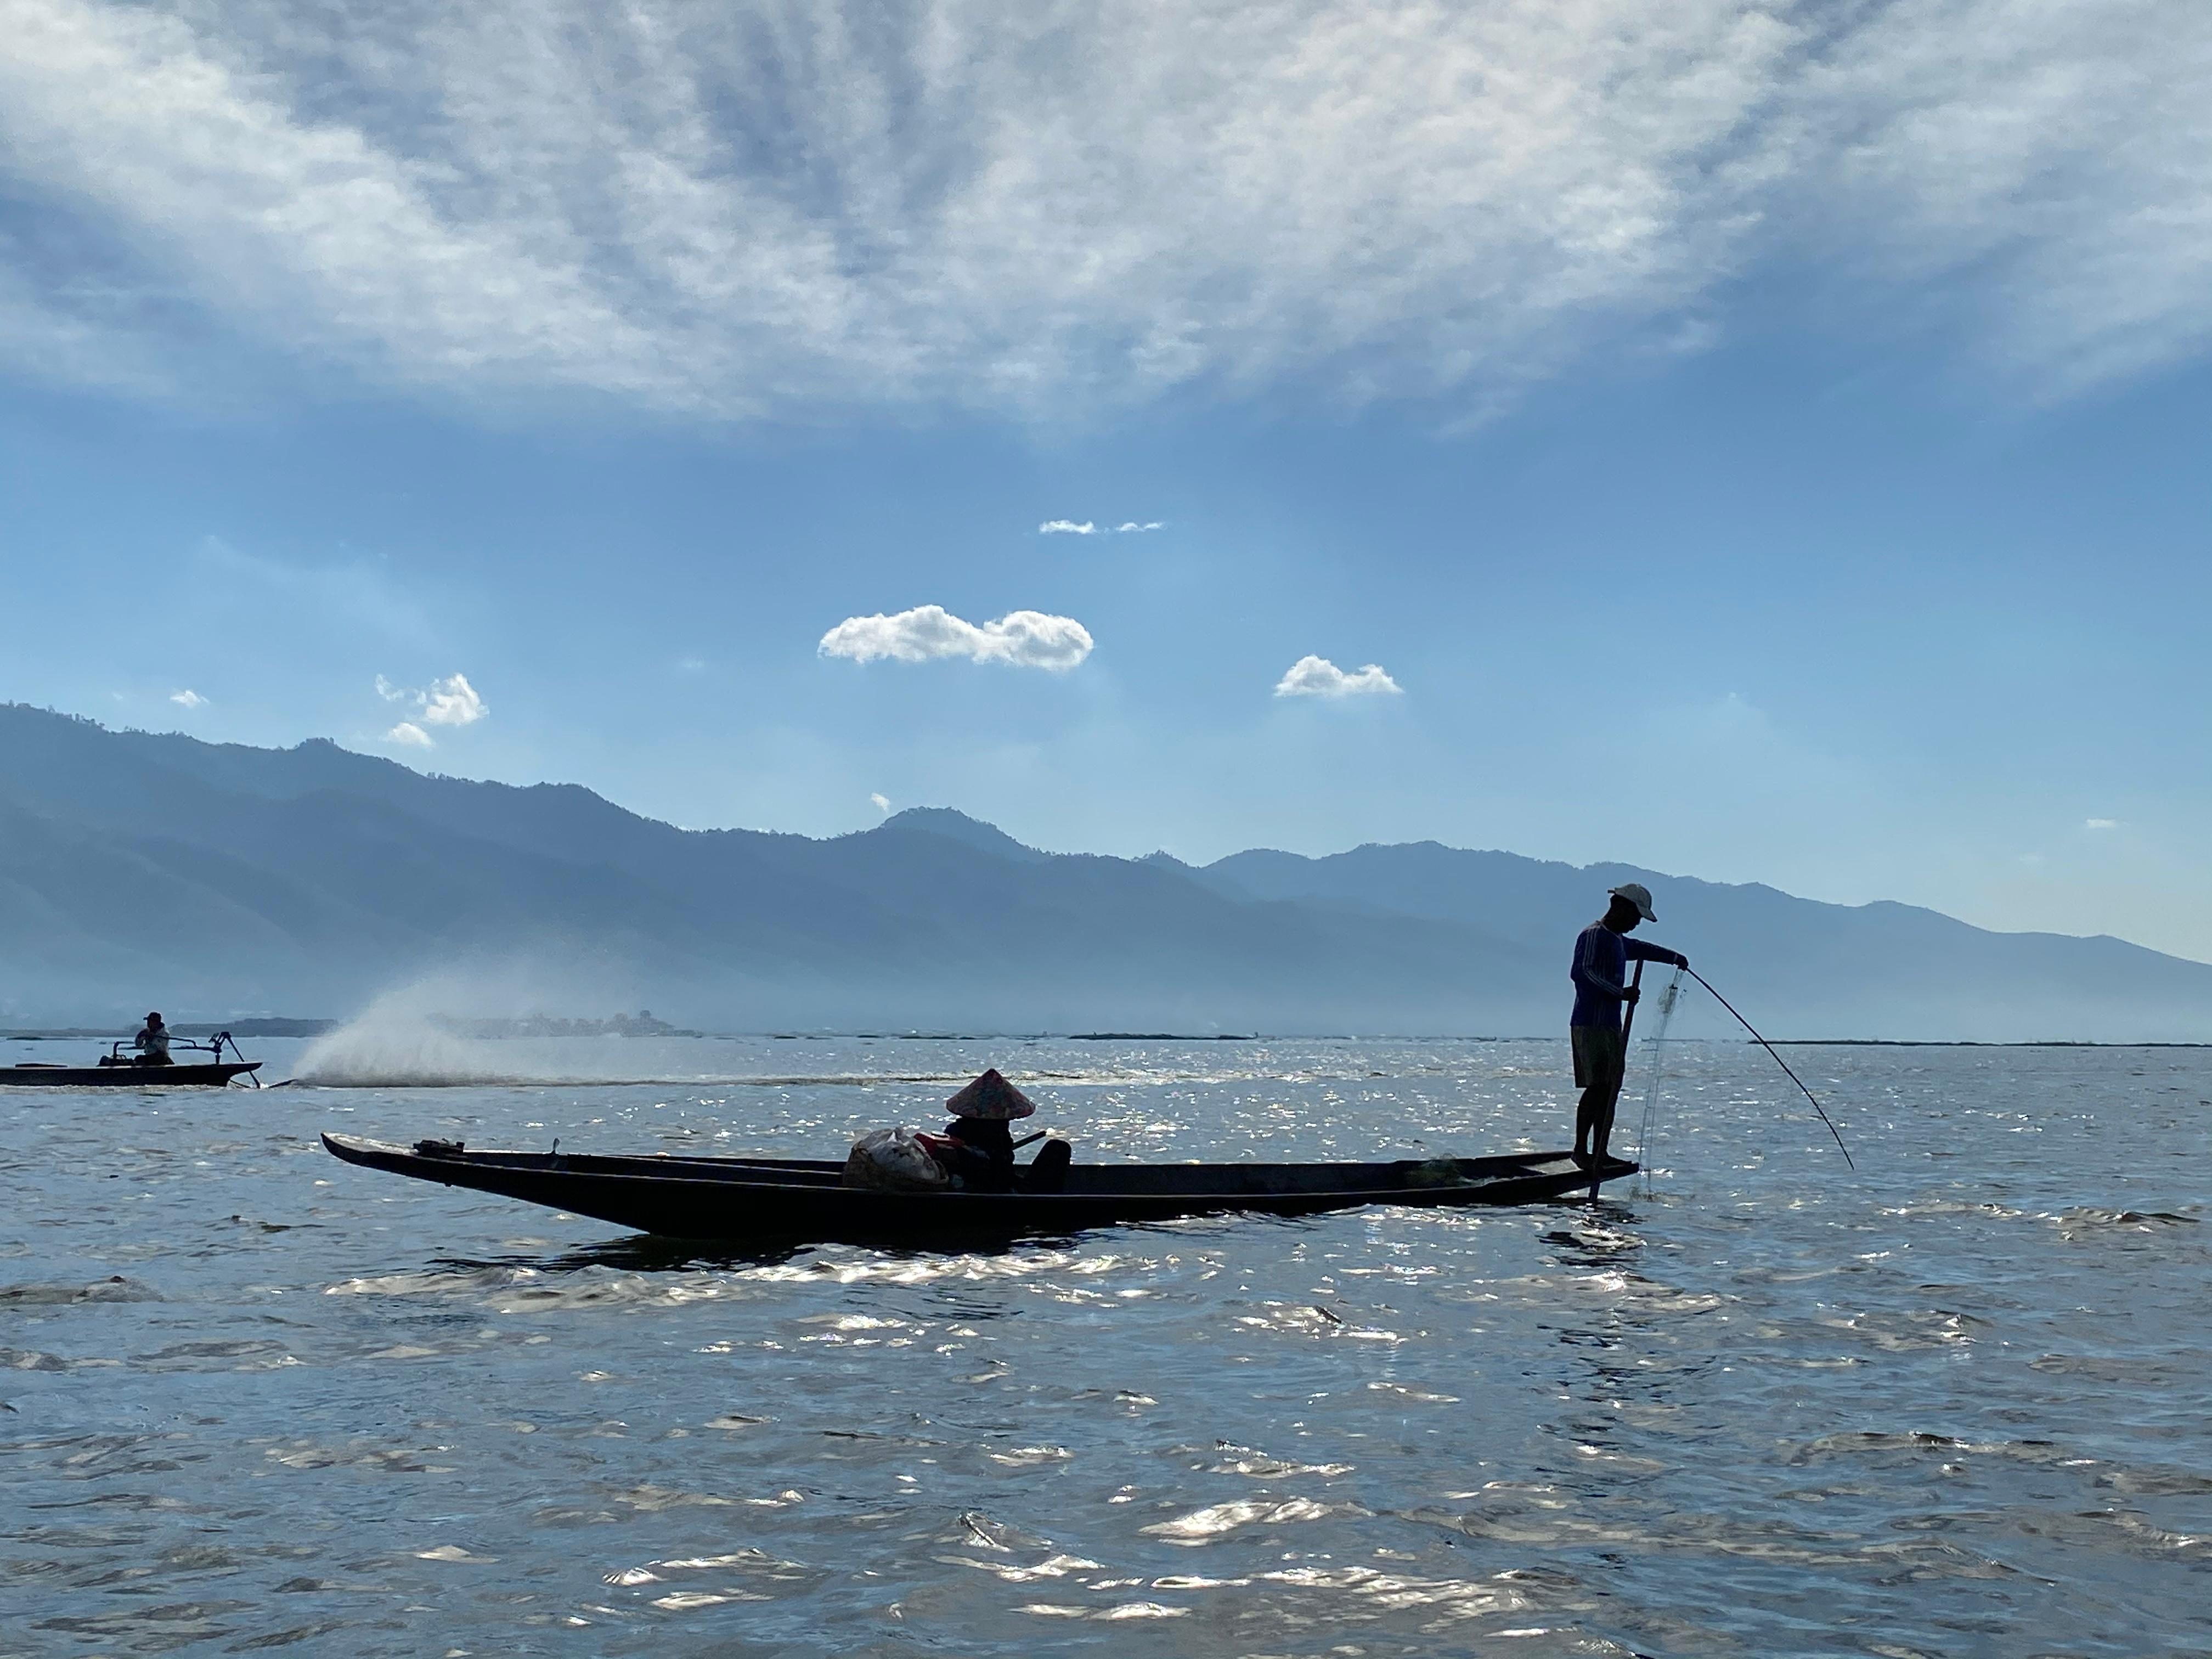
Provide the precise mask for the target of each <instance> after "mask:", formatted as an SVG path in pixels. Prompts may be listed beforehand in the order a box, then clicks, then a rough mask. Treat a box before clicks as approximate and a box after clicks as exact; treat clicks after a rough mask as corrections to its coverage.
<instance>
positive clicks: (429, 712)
mask: <svg viewBox="0 0 2212 1659" xmlns="http://www.w3.org/2000/svg"><path fill="white" fill-rule="evenodd" d="M376 695H377V696H380V697H381V698H383V699H384V700H385V702H398V703H411V704H413V705H414V708H415V718H414V719H412V720H402V721H400V722H399V724H398V725H397V726H393V727H392V729H391V730H390V731H389V732H386V733H385V734H384V739H385V741H386V743H400V744H408V745H409V746H410V747H412V748H416V749H434V748H435V747H436V746H437V744H436V740H435V738H432V737H431V736H430V734H429V732H427V731H425V730H424V729H423V728H424V727H425V726H474V725H475V724H476V723H477V721H478V720H482V719H483V717H484V716H485V715H486V714H489V713H491V710H490V709H489V708H487V707H486V706H485V703H484V700H483V697H482V696H479V695H478V693H477V689H476V687H474V686H473V685H471V684H469V677H468V676H467V675H465V674H448V675H447V676H446V678H443V679H441V680H432V681H431V682H430V684H429V685H428V687H426V688H423V689H422V690H416V689H415V688H413V687H410V686H404V685H394V684H392V682H391V681H390V680H387V679H386V678H384V676H383V675H381V674H379V675H378V676H377V677H376Z"/></svg>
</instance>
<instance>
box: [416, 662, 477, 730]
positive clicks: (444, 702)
mask: <svg viewBox="0 0 2212 1659" xmlns="http://www.w3.org/2000/svg"><path fill="white" fill-rule="evenodd" d="M490 712H491V711H490V710H489V709H488V708H485V707H484V700H483V698H482V697H480V696H477V689H476V687H474V686H473V685H471V684H469V682H468V677H467V676H465V675H463V674H448V675H447V676H446V678H444V679H442V680H432V681H431V682H430V689H429V690H428V691H426V692H424V693H423V694H422V718H423V719H424V720H428V722H429V723H430V724H431V725H433V726H474V725H475V724H476V723H477V721H478V720H482V719H483V717H484V716H485V715H486V714H489V713H490Z"/></svg>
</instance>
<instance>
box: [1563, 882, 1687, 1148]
mask: <svg viewBox="0 0 2212 1659" xmlns="http://www.w3.org/2000/svg"><path fill="white" fill-rule="evenodd" d="M1612 892H1613V902H1612V903H1611V904H1609V905H1607V907H1606V912H1605V915H1602V916H1601V917H1600V918H1599V919H1598V920H1597V921H1594V922H1592V923H1590V925H1589V927H1585V928H1583V931H1582V933H1581V934H1580V935H1579V936H1577V939H1576V940H1575V962H1574V967H1573V969H1572V977H1573V979H1574V981H1575V1012H1573V1013H1572V1014H1571V1016H1569V1018H1568V1020H1567V1035H1568V1036H1569V1037H1571V1039H1572V1040H1573V1042H1574V1050H1575V1086H1576V1087H1577V1089H1580V1090H1581V1091H1583V1096H1582V1100H1581V1102H1580V1103H1578V1104H1577V1107H1576V1108H1575V1153H1574V1156H1575V1162H1576V1163H1577V1164H1590V1163H1599V1164H1601V1163H1603V1162H1604V1161H1605V1158H1606V1148H1607V1144H1608V1143H1609V1142H1610V1141H1611V1139H1612V1138H1613V1107H1614V1105H1615V1104H1616V1103H1618V1102H1619V1101H1620V1083H1621V1078H1622V1076H1623V1074H1624V1073H1625V1072H1626V1068H1627V1064H1628V1039H1627V1036H1626V1034H1624V1033H1623V1032H1622V1030H1621V1029H1620V1011H1621V1008H1622V1007H1623V1006H1624V1005H1630V1004H1633V1003H1634V1002H1635V1001H1636V999H1637V992H1636V989H1635V987H1633V986H1632V985H1630V984H1629V983H1628V982H1627V981H1628V963H1629V961H1630V959H1631V958H1633V959H1635V960H1636V961H1638V962H1664V963H1672V964H1673V965H1674V966H1675V967H1677V968H1687V967H1688V966H1689V965H1690V959H1689V957H1686V956H1684V955H1683V954H1682V953H1681V952H1680V951H1669V950H1668V948H1667V947H1666V946H1665V945H1644V944H1642V943H1639V942H1638V941H1637V940H1635V939H1631V938H1629V937H1628V935H1629V934H1630V933H1632V932H1634V931H1635V929H1636V926H1637V924H1638V922H1644V921H1658V920H1659V918H1658V917H1656V916H1655V915H1652V914H1651V890H1650V888H1648V887H1646V886H1644V884H1642V883H1641V882H1634V881H1630V882H1624V883H1622V884H1620V886H1618V887H1616V888H1613V890H1612Z"/></svg>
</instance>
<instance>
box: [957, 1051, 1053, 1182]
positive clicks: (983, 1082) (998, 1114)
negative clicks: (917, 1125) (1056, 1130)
mask: <svg viewBox="0 0 2212 1659" xmlns="http://www.w3.org/2000/svg"><path fill="white" fill-rule="evenodd" d="M945 1105H946V1106H947V1107H948V1108H949V1109H951V1113H952V1121H951V1122H950V1123H948V1124H946V1125H945V1133H944V1134H942V1135H931V1136H929V1137H927V1144H928V1145H929V1146H930V1151H931V1152H932V1153H933V1155H935V1156H936V1157H937V1158H938V1160H939V1162H940V1163H941V1164H944V1165H945V1173H946V1174H947V1175H956V1176H959V1177H960V1181H961V1185H962V1186H963V1187H965V1188H968V1189H969V1191H971V1192H979V1193H1007V1192H1012V1191H1013V1190H1014V1189H1015V1188H1017V1187H1019V1188H1021V1189H1022V1190H1023V1191H1024V1192H1032V1193H1056V1192H1058V1191H1059V1190H1060V1185H1061V1183H1062V1182H1065V1181H1066V1178H1067V1165H1068V1160H1069V1158H1070V1157H1071V1151H1070V1148H1069V1146H1068V1144H1067V1143H1066V1141H1064V1140H1058V1139H1054V1140H1048V1141H1046V1142H1045V1144H1044V1145H1043V1146H1042V1148H1040V1149H1039V1150H1038V1152H1037V1155H1036V1158H1035V1159H1034V1160H1032V1161H1031V1163H1030V1166H1029V1168H1028V1169H1026V1170H1018V1169H1017V1168H1016V1167H1015V1165H1014V1135H1013V1131H1012V1130H1011V1129H1009V1128H1008V1127H1006V1126H1007V1124H1008V1123H1010V1122H1012V1121H1014V1120H1015V1119H1018V1118H1024V1117H1027V1116H1029V1115H1030V1114H1031V1113H1033V1112H1035V1111H1036V1102H1035V1101H1033V1100H1031V1099H1030V1097H1028V1096H1027V1095H1025V1094H1024V1093H1023V1092H1022V1091H1020V1090H1019V1089H1017V1088H1016V1087H1014V1085H1012V1084H1011V1083H1009V1082H1007V1081H1006V1079H1005V1078H1003V1077H1001V1076H1000V1074H999V1068H998V1067H997V1066H993V1067H992V1068H991V1069H990V1070H989V1071H987V1072H986V1073H983V1075H982V1076H981V1077H979V1078H977V1079H975V1081H974V1082H973V1083H971V1084H969V1085H968V1086H967V1087H966V1088H964V1089H963V1090H962V1091H960V1092H959V1093H958V1094H957V1095H955V1096H953V1097H952V1098H951V1099H950V1100H948V1101H946V1102H945ZM940 1148H942V1149H943V1150H941V1151H940V1150H939V1149H940Z"/></svg>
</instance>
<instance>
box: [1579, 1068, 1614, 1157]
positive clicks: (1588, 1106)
mask: <svg viewBox="0 0 2212 1659" xmlns="http://www.w3.org/2000/svg"><path fill="white" fill-rule="evenodd" d="M1612 1094H1613V1090H1612V1088H1611V1087H1610V1085H1607V1084H1604V1083H1593V1084H1591V1085H1590V1086H1589V1088H1587V1089H1585V1090H1583V1094H1582V1098H1581V1100H1580V1101H1578V1102H1577V1103H1576V1105H1575V1157H1576V1158H1587V1157H1589V1144H1590V1136H1591V1134H1592V1133H1594V1132H1595V1130H1596V1128H1597V1125H1598V1115H1599V1114H1600V1113H1601V1112H1603V1111H1604V1110H1605V1109H1606V1108H1607V1104H1608V1103H1610V1101H1611V1098H1612Z"/></svg>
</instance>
